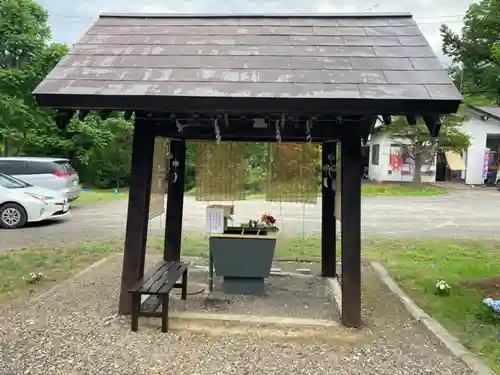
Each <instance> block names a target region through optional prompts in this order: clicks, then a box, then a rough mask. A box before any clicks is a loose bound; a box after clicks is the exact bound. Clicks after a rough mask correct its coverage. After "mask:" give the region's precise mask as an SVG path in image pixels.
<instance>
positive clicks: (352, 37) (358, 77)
mask: <svg viewBox="0 0 500 375" xmlns="http://www.w3.org/2000/svg"><path fill="white" fill-rule="evenodd" d="M34 94H35V96H36V98H37V101H38V102H39V104H40V105H42V106H46V107H56V108H75V109H77V108H88V109H98V108H102V109H104V108H106V109H128V108H134V109H149V110H160V109H162V110H175V109H176V108H179V107H185V109H187V108H190V109H192V110H201V109H209V108H212V109H220V110H222V109H227V108H231V109H235V108H237V109H241V108H243V107H245V108H251V107H256V108H254V109H267V108H268V107H269V109H270V108H271V107H273V108H276V109H278V107H279V108H280V109H282V110H286V109H288V110H290V109H291V108H296V109H300V110H303V109H306V108H307V109H310V110H317V111H325V110H328V109H329V110H330V111H332V110H333V109H335V108H336V109H337V110H338V111H344V110H349V111H358V112H374V113H375V112H378V113H381V112H385V113H391V114H403V113H408V112H415V113H422V112H425V111H427V112H433V113H448V112H455V111H456V110H457V108H458V105H459V103H460V100H461V96H460V94H459V93H458V91H457V90H456V88H455V86H454V85H453V83H452V82H451V81H450V79H449V77H448V76H447V74H446V72H445V70H444V69H443V67H442V65H441V64H440V62H439V60H438V59H437V57H436V55H435V54H434V52H433V51H432V49H431V47H430V46H429V44H428V42H427V41H426V39H425V38H424V37H423V35H422V33H421V31H420V30H419V28H418V27H417V25H416V23H415V21H414V20H413V19H412V17H411V15H410V14H392V15H391V14H389V15H380V14H374V13H369V14H364V15H360V14H344V15H325V14H315V15H270V16H259V15H157V14H140V15H123V14H118V15H101V16H100V18H99V20H98V21H97V22H96V23H95V24H94V25H93V26H92V27H91V28H90V29H89V30H88V31H87V33H86V34H85V35H84V36H83V38H82V39H80V40H79V41H78V42H77V43H76V44H75V45H74V47H73V48H72V50H71V51H70V52H69V54H68V55H67V56H66V57H64V58H63V59H62V61H61V62H60V63H59V64H58V65H57V66H56V68H55V69H54V70H53V71H52V72H51V73H50V74H49V75H48V76H47V77H46V79H45V80H44V81H43V82H42V83H41V84H40V85H39V86H38V88H37V89H36V90H35V92H34ZM306 98H307V99H306ZM312 98H315V99H318V101H316V103H315V104H314V105H311V103H312V101H311V99H312ZM186 99H190V100H188V101H186ZM193 99H197V100H193ZM245 99H250V102H251V104H248V103H246V104H245V105H243V102H244V101H245ZM252 99H253V101H252ZM264 99H266V100H264ZM298 99H301V100H298ZM302 99H304V100H302ZM247 101H248V100H247ZM306 103H307V104H306ZM174 107H175V108H174ZM201 107H203V108H201ZM264 107H265V108H264ZM288 107H290V108H288Z"/></svg>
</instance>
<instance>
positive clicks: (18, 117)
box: [0, 0, 67, 154]
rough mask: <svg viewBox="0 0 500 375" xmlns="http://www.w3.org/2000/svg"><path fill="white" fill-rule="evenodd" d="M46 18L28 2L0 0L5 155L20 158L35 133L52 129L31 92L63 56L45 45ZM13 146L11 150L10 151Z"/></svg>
mask: <svg viewBox="0 0 500 375" xmlns="http://www.w3.org/2000/svg"><path fill="white" fill-rule="evenodd" d="M50 37H51V34H50V28H49V25H48V14H47V12H46V11H45V9H43V8H42V7H40V6H39V5H38V4H37V3H36V2H34V1H30V0H0V40H1V41H2V43H1V44H0V138H2V139H3V140H4V142H5V147H4V151H5V153H6V154H10V153H15V154H20V153H21V152H22V149H23V147H24V145H25V144H26V142H27V141H28V137H29V135H30V134H31V133H33V132H36V131H37V129H39V128H43V127H51V128H53V127H54V122H53V121H52V118H51V116H52V111H50V110H45V109H41V108H39V107H38V106H37V105H36V102H35V100H34V97H33V95H32V94H31V92H32V91H33V90H34V89H35V88H36V86H37V85H38V84H39V83H40V82H41V81H42V79H43V78H44V77H45V76H46V75H47V73H48V72H49V71H50V70H51V69H52V68H53V67H54V66H55V64H56V63H57V62H58V61H59V60H60V58H61V57H62V56H63V55H64V54H65V53H66V52H67V47H66V46H65V45H61V44H57V43H54V44H49V41H50ZM12 146H14V148H15V150H13V149H12Z"/></svg>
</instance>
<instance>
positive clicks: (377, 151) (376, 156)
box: [372, 145, 380, 165]
mask: <svg viewBox="0 0 500 375" xmlns="http://www.w3.org/2000/svg"><path fill="white" fill-rule="evenodd" d="M379 157H380V145H372V165H378V159H379Z"/></svg>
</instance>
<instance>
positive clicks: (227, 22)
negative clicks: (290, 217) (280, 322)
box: [34, 13, 461, 327]
mask: <svg viewBox="0 0 500 375" xmlns="http://www.w3.org/2000/svg"><path fill="white" fill-rule="evenodd" d="M34 95H35V96H36V99H37V101H38V103H39V105H40V106H42V107H50V108H54V109H57V125H58V127H59V128H61V129H64V128H65V127H66V125H67V124H68V122H69V120H70V119H71V118H72V117H73V116H74V115H75V113H76V111H78V112H79V116H80V118H84V117H85V115H86V114H87V113H88V112H89V111H100V112H101V114H102V115H103V116H106V115H107V114H109V113H110V112H111V111H123V112H124V115H125V117H126V118H133V119H134V123H135V126H134V140H133V154H132V177H131V183H130V196H129V205H128V214H127V228H126V239H125V249H124V262H123V273H122V287H121V296H120V306H119V311H120V313H122V314H127V313H130V309H131V300H130V295H129V294H128V293H127V290H128V289H129V287H131V286H132V285H133V284H134V283H135V282H136V280H138V279H140V278H141V277H142V275H143V272H144V262H145V253H146V238H147V227H148V209H149V208H148V207H149V199H150V198H149V197H150V189H151V178H152V177H151V175H152V172H151V171H152V158H153V144H154V139H155V136H157V135H161V136H164V137H168V138H170V139H171V144H170V152H171V154H172V155H173V157H172V159H171V160H176V161H177V162H178V164H176V173H177V176H178V177H179V178H176V179H174V178H172V176H170V178H169V186H168V204H167V213H166V227H165V249H164V257H165V260H179V258H180V253H181V232H182V211H183V196H184V189H183V185H184V178H183V177H184V170H185V156H186V146H185V141H186V140H214V139H215V132H214V121H215V120H216V119H217V120H218V121H219V123H221V124H223V126H221V127H220V136H221V138H222V139H223V140H228V141H256V142H275V141H276V130H275V128H274V126H273V125H272V124H274V123H275V122H279V124H280V125H279V126H280V129H281V137H282V140H283V141H286V142H305V141H306V138H305V136H304V134H305V127H306V123H307V124H312V128H311V136H312V141H313V142H321V143H322V144H323V163H324V165H325V166H327V165H328V163H329V161H331V160H332V158H331V157H330V158H329V155H330V156H331V155H332V154H334V153H335V150H336V147H337V144H340V148H341V155H342V156H341V163H342V168H341V184H342V186H341V187H342V189H341V191H342V196H341V211H342V215H341V222H342V238H341V241H342V242H341V243H342V256H341V258H342V259H341V261H342V262H341V264H342V266H341V267H342V269H341V270H342V271H341V277H342V297H343V298H342V301H343V302H342V303H343V306H342V312H343V317H342V318H343V323H344V324H345V325H347V326H355V327H357V326H360V324H361V267H360V262H361V229H360V228H361V177H360V176H361V175H360V171H361V143H362V139H364V140H365V141H366V139H367V137H368V135H369V134H370V132H371V130H372V129H373V127H374V125H375V123H376V121H377V120H378V119H381V121H383V122H385V123H388V122H390V119H391V116H394V115H399V116H406V118H407V119H408V122H409V123H410V125H411V124H415V121H416V117H418V116H420V117H422V118H423V119H424V120H425V122H426V124H427V126H428V128H429V132H430V133H431V134H432V135H437V134H438V132H439V130H440V126H441V122H440V118H441V116H442V115H445V114H448V113H453V112H456V111H457V109H458V106H459V104H460V101H461V96H460V94H459V93H458V91H457V90H456V88H455V87H454V85H453V83H452V82H451V81H450V79H449V78H448V76H447V74H446V72H445V71H444V69H443V67H442V66H441V64H440V62H439V60H438V59H437V58H436V56H435V54H434V52H433V51H432V49H431V48H430V46H429V44H428V42H427V41H426V39H425V38H424V37H423V36H422V33H421V32H420V30H419V28H418V27H417V26H416V23H415V21H414V20H413V19H412V16H411V15H410V14H376V13H368V14H334V15H331V14H309V15H297V14H295V15H255V14H254V15H248V14H247V15H234V14H231V15H216V14H205V15H195V14H184V15H183V14H168V15H165V14H105V15H101V16H100V18H99V19H98V21H97V22H96V23H95V24H94V25H93V26H92V27H91V28H90V29H89V30H88V31H87V33H86V34H85V35H84V36H83V37H82V38H81V39H80V40H79V41H78V42H77V43H76V44H75V45H74V47H73V48H72V50H71V51H70V52H69V54H68V55H67V56H66V57H64V58H63V59H62V61H61V62H60V63H59V64H58V65H57V66H56V68H55V69H54V70H53V71H52V72H51V73H50V74H49V75H48V76H47V77H46V79H45V80H44V81H43V82H42V83H41V84H40V85H39V86H38V88H37V89H36V90H35V91H34ZM132 116H133V117H132ZM254 119H265V120H266V124H267V127H261V126H259V127H255V126H254V121H253V120H254ZM308 126H309V125H308ZM174 169H175V168H172V167H171V168H170V174H172V173H174V172H173V171H174ZM325 178H330V177H329V176H328V175H325ZM174 181H175V182H174ZM331 185H332V183H331V181H330V182H329V183H327V184H325V187H324V188H323V197H322V250H321V254H322V274H323V276H325V277H335V276H336V230H335V224H336V219H335V217H334V205H335V199H334V198H335V192H334V191H333V189H331V188H330V186H331Z"/></svg>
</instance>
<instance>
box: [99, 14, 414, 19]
mask: <svg viewBox="0 0 500 375" xmlns="http://www.w3.org/2000/svg"><path fill="white" fill-rule="evenodd" d="M412 17H413V15H412V14H411V13H408V12H394V13H371V12H370V13H268V14H265V13H103V14H101V15H99V18H318V19H320V18H412Z"/></svg>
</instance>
